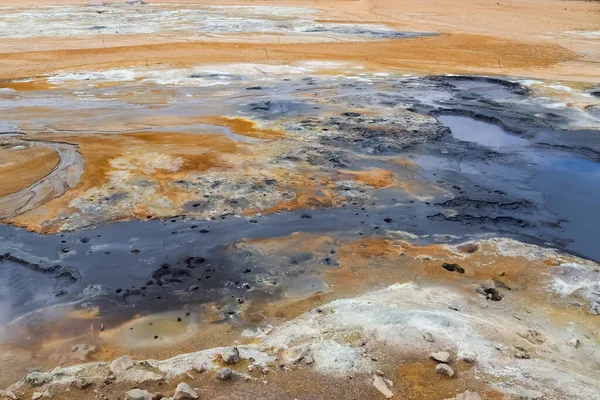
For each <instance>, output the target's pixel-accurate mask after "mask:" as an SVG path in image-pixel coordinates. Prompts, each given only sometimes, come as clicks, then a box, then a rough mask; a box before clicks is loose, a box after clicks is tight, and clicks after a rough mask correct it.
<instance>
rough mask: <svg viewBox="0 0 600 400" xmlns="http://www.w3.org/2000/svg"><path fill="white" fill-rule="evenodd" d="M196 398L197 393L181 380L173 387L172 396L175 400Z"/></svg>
mask: <svg viewBox="0 0 600 400" xmlns="http://www.w3.org/2000/svg"><path fill="white" fill-rule="evenodd" d="M197 398H198V394H197V393H196V391H195V390H194V389H192V387H191V386H190V385H188V384H187V383H185V382H181V383H180V384H179V385H177V388H176V389H175V395H174V396H173V399H175V400H190V399H197Z"/></svg>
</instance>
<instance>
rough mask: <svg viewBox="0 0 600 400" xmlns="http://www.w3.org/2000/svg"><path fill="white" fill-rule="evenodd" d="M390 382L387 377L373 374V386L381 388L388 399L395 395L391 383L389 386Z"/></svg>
mask: <svg viewBox="0 0 600 400" xmlns="http://www.w3.org/2000/svg"><path fill="white" fill-rule="evenodd" d="M388 382H389V381H388V380H387V379H383V378H382V377H380V376H379V375H374V376H373V386H375V389H377V390H379V391H380V392H381V394H383V395H384V396H385V398H386V399H391V398H392V397H394V392H392V391H391V389H390V387H391V385H390V386H388ZM390 383H391V382H390Z"/></svg>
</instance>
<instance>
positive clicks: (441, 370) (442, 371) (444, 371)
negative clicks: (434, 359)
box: [435, 364, 454, 376]
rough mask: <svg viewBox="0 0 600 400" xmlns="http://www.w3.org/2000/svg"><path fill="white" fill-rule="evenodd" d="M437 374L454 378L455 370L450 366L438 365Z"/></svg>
mask: <svg viewBox="0 0 600 400" xmlns="http://www.w3.org/2000/svg"><path fill="white" fill-rule="evenodd" d="M435 372H437V373H438V374H439V375H446V376H454V370H453V369H452V367H450V366H449V365H448V364H438V365H437V366H436V367H435Z"/></svg>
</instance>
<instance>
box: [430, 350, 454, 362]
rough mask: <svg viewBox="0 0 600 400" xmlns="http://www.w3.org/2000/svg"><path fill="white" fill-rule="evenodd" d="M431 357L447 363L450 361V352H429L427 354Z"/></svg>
mask: <svg viewBox="0 0 600 400" xmlns="http://www.w3.org/2000/svg"><path fill="white" fill-rule="evenodd" d="M429 357H431V358H433V359H434V360H435V361H438V362H441V363H445V364H448V363H449V362H450V353H448V352H447V351H438V352H437V353H431V355H430V356H429Z"/></svg>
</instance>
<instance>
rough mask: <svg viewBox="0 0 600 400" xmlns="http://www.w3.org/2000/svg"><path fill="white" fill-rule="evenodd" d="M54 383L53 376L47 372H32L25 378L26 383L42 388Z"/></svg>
mask: <svg viewBox="0 0 600 400" xmlns="http://www.w3.org/2000/svg"><path fill="white" fill-rule="evenodd" d="M50 381H52V375H50V374H49V373H47V372H31V373H30V374H28V375H27V377H26V378H25V382H27V383H29V384H30V385H31V386H42V385H45V384H46V383H48V382H50Z"/></svg>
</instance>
